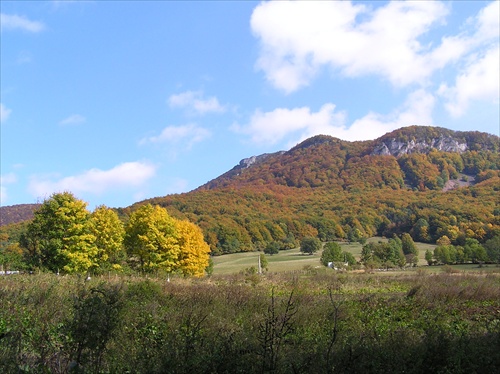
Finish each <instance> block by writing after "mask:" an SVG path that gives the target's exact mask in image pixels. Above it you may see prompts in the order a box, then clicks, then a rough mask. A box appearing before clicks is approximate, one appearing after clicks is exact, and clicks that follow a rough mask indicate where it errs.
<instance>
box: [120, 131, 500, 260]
mask: <svg viewBox="0 0 500 374" xmlns="http://www.w3.org/2000/svg"><path fill="white" fill-rule="evenodd" d="M391 142H392V143H391ZM393 143H394V144H396V143H397V144H396V145H395V146H394V147H393V152H394V153H395V154H397V156H394V155H392V154H376V153H377V152H374V151H375V150H378V149H382V148H381V147H382V144H385V146H386V147H387V149H388V150H389V152H391V147H392V146H391V144H393ZM401 143H404V144H403V146H404V147H406V148H405V149H404V150H405V152H401V150H402V149H403V146H401ZM464 144H465V145H466V147H464ZM407 145H410V146H409V147H408V146H407ZM498 149H499V138H498V137H497V136H495V135H491V134H486V133H479V132H455V131H452V130H447V129H441V128H435V127H432V128H430V127H419V126H414V127H409V128H403V129H399V130H396V131H393V132H391V133H388V134H386V135H384V136H382V137H380V138H378V139H375V140H370V141H355V142H348V141H343V140H340V139H338V138H334V137H331V136H326V135H318V136H315V137H312V138H309V139H306V140H304V141H303V142H301V143H299V144H297V145H296V146H295V147H292V148H291V149H290V150H288V151H279V152H275V153H269V154H264V155H260V156H255V157H249V158H247V159H243V160H242V161H240V163H239V164H238V165H236V166H235V167H233V168H232V169H231V170H229V171H228V172H226V173H224V174H222V175H220V176H219V177H217V178H215V179H213V180H212V181H209V182H207V183H206V184H205V185H202V186H200V187H199V188H197V189H195V190H193V191H190V192H186V193H182V194H174V195H167V196H160V197H153V198H150V199H147V200H143V201H140V202H137V203H135V204H133V205H131V206H129V207H124V208H119V209H117V211H118V213H119V214H120V215H121V216H122V218H123V219H124V220H126V219H127V217H128V216H129V215H130V214H131V213H132V212H133V211H134V210H136V209H137V208H138V207H140V206H141V205H143V204H147V203H151V204H157V205H160V206H163V207H165V208H166V209H167V210H168V212H169V214H171V215H172V216H173V217H175V218H178V219H187V220H189V221H191V222H193V223H196V224H197V225H198V226H199V227H200V228H201V229H202V230H203V233H204V237H205V240H206V242H207V243H208V244H209V245H210V247H211V250H212V254H214V255H217V254H225V253H234V252H240V251H253V250H262V249H263V248H265V247H266V245H268V244H269V243H272V242H276V243H279V244H278V245H279V246H280V248H281V249H287V248H291V247H294V246H296V245H297V243H298V240H300V239H301V238H304V237H306V236H315V237H318V238H320V239H321V240H322V241H330V240H349V241H356V240H360V239H362V238H368V237H371V236H386V237H392V236H393V235H401V234H402V233H410V234H411V235H412V237H413V238H414V240H418V241H422V242H428V243H435V242H436V240H438V239H439V238H441V237H443V236H446V237H447V238H449V240H450V241H451V242H452V243H453V244H456V245H463V243H465V240H466V239H469V238H471V239H476V240H478V241H480V242H484V241H486V240H488V239H489V238H492V237H493V236H496V235H500V193H499V191H500V156H499V152H498ZM449 150H456V152H448V151H449ZM378 152H379V153H380V151H378Z"/></svg>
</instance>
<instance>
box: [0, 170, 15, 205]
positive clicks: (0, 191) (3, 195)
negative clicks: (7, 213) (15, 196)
mask: <svg viewBox="0 0 500 374" xmlns="http://www.w3.org/2000/svg"><path fill="white" fill-rule="evenodd" d="M15 182H17V176H16V175H15V174H14V173H8V174H4V175H0V206H4V205H5V202H7V200H8V195H7V186H6V185H7V184H12V183H15Z"/></svg>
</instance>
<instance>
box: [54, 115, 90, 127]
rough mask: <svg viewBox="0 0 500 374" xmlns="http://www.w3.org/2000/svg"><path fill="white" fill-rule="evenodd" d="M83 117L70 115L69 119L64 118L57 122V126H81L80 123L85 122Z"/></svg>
mask: <svg viewBox="0 0 500 374" xmlns="http://www.w3.org/2000/svg"><path fill="white" fill-rule="evenodd" d="M85 120H86V119H85V117H84V116H82V115H80V114H72V115H71V116H69V117H66V118H64V119H63V120H61V121H59V124H60V125H61V126H76V125H81V124H82V123H84V122H85Z"/></svg>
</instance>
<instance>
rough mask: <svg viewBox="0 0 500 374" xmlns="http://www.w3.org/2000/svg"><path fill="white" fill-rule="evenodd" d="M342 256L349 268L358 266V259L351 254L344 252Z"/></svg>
mask: <svg viewBox="0 0 500 374" xmlns="http://www.w3.org/2000/svg"><path fill="white" fill-rule="evenodd" d="M342 256H343V261H344V262H347V263H348V264H349V266H354V265H356V258H355V257H354V255H353V254H352V253H351V252H347V251H344V252H342Z"/></svg>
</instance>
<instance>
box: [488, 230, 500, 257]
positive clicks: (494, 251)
mask: <svg viewBox="0 0 500 374" xmlns="http://www.w3.org/2000/svg"><path fill="white" fill-rule="evenodd" d="M484 248H485V249H486V253H487V254H488V259H489V260H490V261H491V262H493V263H496V264H500V236H498V235H497V236H494V237H493V238H491V239H488V240H487V241H486V243H484Z"/></svg>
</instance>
